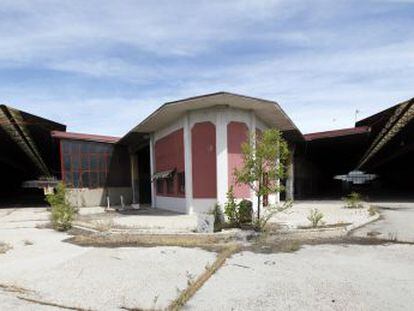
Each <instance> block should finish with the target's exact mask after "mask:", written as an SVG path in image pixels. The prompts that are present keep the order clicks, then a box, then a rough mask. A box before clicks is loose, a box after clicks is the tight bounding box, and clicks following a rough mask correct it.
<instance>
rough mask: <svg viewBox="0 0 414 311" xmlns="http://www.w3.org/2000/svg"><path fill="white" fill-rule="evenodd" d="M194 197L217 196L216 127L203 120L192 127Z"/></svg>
mask: <svg viewBox="0 0 414 311" xmlns="http://www.w3.org/2000/svg"><path fill="white" fill-rule="evenodd" d="M191 152H192V169H193V197H194V198H216V197H217V172H216V165H217V164H216V161H217V155H216V127H215V126H214V124H213V123H211V122H201V123H197V124H195V125H194V127H193V128H192V129H191Z"/></svg>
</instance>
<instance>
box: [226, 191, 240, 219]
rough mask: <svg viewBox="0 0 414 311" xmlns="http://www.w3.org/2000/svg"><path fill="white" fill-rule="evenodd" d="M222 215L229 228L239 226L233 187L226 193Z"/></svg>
mask: <svg viewBox="0 0 414 311" xmlns="http://www.w3.org/2000/svg"><path fill="white" fill-rule="evenodd" d="M224 214H225V215H226V217H227V221H228V222H229V224H230V225H231V226H238V225H239V221H238V219H239V215H238V210H237V203H236V200H235V198H234V189H233V186H230V189H229V191H228V192H227V202H226V203H225V204H224Z"/></svg>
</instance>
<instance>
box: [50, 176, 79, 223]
mask: <svg viewBox="0 0 414 311" xmlns="http://www.w3.org/2000/svg"><path fill="white" fill-rule="evenodd" d="M46 201H47V202H48V203H49V204H50V206H51V217H50V218H51V221H52V225H53V228H54V229H55V230H58V231H66V230H68V229H70V228H71V227H72V221H73V219H74V217H75V214H76V212H77V210H76V209H75V208H74V207H72V206H70V204H69V203H68V201H67V199H66V187H65V185H64V184H63V183H59V184H58V185H57V186H56V190H55V192H54V193H53V194H48V195H46Z"/></svg>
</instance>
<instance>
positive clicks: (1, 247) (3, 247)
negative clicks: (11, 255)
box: [0, 242, 13, 254]
mask: <svg viewBox="0 0 414 311" xmlns="http://www.w3.org/2000/svg"><path fill="white" fill-rule="evenodd" d="M11 249H13V246H11V245H10V244H7V243H4V242H0V254H5V253H7V252H8V251H9V250H11Z"/></svg>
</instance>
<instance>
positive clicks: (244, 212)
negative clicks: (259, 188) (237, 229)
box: [238, 200, 253, 224]
mask: <svg viewBox="0 0 414 311" xmlns="http://www.w3.org/2000/svg"><path fill="white" fill-rule="evenodd" d="M252 215H253V204H252V201H249V200H242V201H241V202H240V203H239V210H238V216H239V219H238V222H239V223H240V224H250V223H252Z"/></svg>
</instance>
